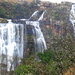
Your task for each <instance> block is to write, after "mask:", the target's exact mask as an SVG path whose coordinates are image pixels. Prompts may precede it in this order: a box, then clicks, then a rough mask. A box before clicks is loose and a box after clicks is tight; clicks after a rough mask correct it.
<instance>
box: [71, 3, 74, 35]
mask: <svg viewBox="0 0 75 75" xmlns="http://www.w3.org/2000/svg"><path fill="white" fill-rule="evenodd" d="M70 21H71V23H72V25H73V30H74V36H75V3H73V4H72V7H71V10H70Z"/></svg>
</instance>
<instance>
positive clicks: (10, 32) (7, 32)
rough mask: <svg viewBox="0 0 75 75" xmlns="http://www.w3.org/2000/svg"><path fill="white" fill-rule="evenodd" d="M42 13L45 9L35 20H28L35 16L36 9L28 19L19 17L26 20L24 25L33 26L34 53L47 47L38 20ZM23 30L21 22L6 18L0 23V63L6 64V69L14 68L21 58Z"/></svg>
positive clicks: (41, 17)
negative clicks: (6, 21)
mask: <svg viewBox="0 0 75 75" xmlns="http://www.w3.org/2000/svg"><path fill="white" fill-rule="evenodd" d="M44 13H45V11H44V12H43V13H42V15H41V16H40V18H39V19H38V20H37V21H29V19H30V18H32V17H33V16H36V15H37V14H38V11H35V12H34V13H33V14H32V16H31V17H30V18H29V19H28V20H26V19H21V20H24V21H26V25H31V26H34V28H33V29H32V30H33V35H34V37H35V38H34V43H35V52H36V53H37V52H43V51H44V49H47V47H46V42H45V39H44V36H43V33H42V31H41V29H40V22H39V21H40V20H42V19H43V15H44ZM23 31H24V25H23V24H16V23H12V21H11V20H8V23H0V63H2V64H6V65H7V67H6V68H5V69H6V70H7V71H11V70H14V68H15V66H16V65H17V64H18V63H19V62H20V61H21V60H20V58H23V41H24V40H23V35H24V33H23ZM0 69H2V68H0ZM0 71H1V70H0Z"/></svg>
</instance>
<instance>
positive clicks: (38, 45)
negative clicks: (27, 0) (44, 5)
mask: <svg viewBox="0 0 75 75" xmlns="http://www.w3.org/2000/svg"><path fill="white" fill-rule="evenodd" d="M45 12H46V11H44V12H43V13H42V15H41V16H40V18H39V19H38V20H37V21H29V20H27V21H26V25H31V26H34V28H33V29H32V30H33V34H34V37H35V38H34V43H35V53H37V52H43V51H44V50H45V49H47V47H46V42H45V39H44V36H43V33H42V31H41V29H40V21H41V20H42V19H43V16H44V13H45ZM37 14H38V11H35V12H34V13H33V14H32V16H31V17H35V16H36V15H37ZM31 17H30V18H31Z"/></svg>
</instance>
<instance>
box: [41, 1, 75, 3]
mask: <svg viewBox="0 0 75 75" xmlns="http://www.w3.org/2000/svg"><path fill="white" fill-rule="evenodd" d="M41 1H50V2H54V3H61V1H69V2H72V3H75V0H41Z"/></svg>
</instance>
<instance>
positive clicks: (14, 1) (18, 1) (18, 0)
mask: <svg viewBox="0 0 75 75" xmlns="http://www.w3.org/2000/svg"><path fill="white" fill-rule="evenodd" d="M3 1H6V2H11V3H23V2H24V1H27V2H29V3H30V2H33V0H2V1H0V2H3Z"/></svg>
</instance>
